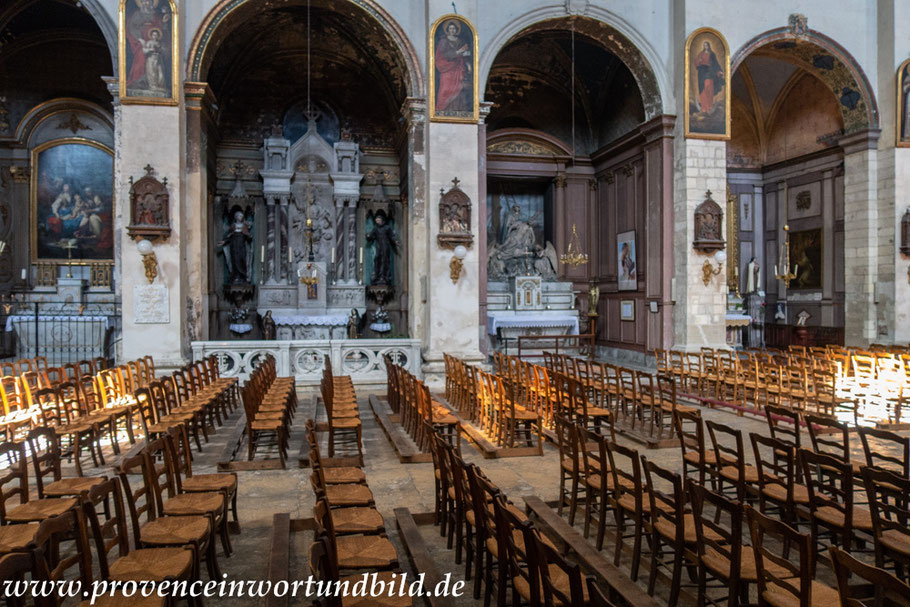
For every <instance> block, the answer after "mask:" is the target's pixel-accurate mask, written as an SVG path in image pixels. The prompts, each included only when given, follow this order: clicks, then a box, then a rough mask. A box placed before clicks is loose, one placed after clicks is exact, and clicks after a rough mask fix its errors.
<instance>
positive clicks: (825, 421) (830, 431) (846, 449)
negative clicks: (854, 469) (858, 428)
mask: <svg viewBox="0 0 910 607" xmlns="http://www.w3.org/2000/svg"><path fill="white" fill-rule="evenodd" d="M806 426H808V428H809V438H810V439H811V441H812V449H813V450H815V451H818V452H820V453H822V452H824V453H830V454H832V455H834V456H836V457H838V458H840V459H841V460H842V461H845V462H847V461H850V431H849V428H847V424H844V423H842V422H839V421H837V420H836V419H832V418H830V417H822V416H819V415H806Z"/></svg>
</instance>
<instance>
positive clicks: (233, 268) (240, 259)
mask: <svg viewBox="0 0 910 607" xmlns="http://www.w3.org/2000/svg"><path fill="white" fill-rule="evenodd" d="M252 241H253V236H252V235H251V234H250V226H249V224H248V223H247V222H246V218H245V217H244V214H243V211H241V210H240V209H237V210H236V211H234V220H233V222H231V225H230V226H228V229H227V231H226V232H225V233H224V239H223V240H222V241H221V242H219V243H218V246H219V247H221V250H222V251H223V252H224V263H225V265H226V266H227V270H228V284H249V283H251V282H252V269H253V264H252V247H251V246H250V243H251V242H252Z"/></svg>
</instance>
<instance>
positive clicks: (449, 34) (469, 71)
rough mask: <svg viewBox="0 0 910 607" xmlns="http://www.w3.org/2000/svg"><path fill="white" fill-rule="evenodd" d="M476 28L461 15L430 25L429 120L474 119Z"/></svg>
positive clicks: (438, 20) (475, 104)
mask: <svg viewBox="0 0 910 607" xmlns="http://www.w3.org/2000/svg"><path fill="white" fill-rule="evenodd" d="M477 65H478V62H477V32H475V31H474V27H473V26H472V25H471V24H470V23H469V22H468V20H467V19H465V18H464V17H461V16H460V15H445V16H444V17H440V18H439V19H437V20H436V23H434V24H433V26H432V27H431V28H430V76H431V77H432V81H431V82H430V120H434V121H436V122H477V118H478V111H477V108H478V103H479V98H478V95H477Z"/></svg>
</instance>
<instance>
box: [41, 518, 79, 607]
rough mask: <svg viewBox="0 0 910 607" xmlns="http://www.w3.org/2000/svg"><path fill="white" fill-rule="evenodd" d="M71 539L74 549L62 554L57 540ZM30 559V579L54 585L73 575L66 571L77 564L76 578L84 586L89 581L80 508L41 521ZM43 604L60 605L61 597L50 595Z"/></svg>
mask: <svg viewBox="0 0 910 607" xmlns="http://www.w3.org/2000/svg"><path fill="white" fill-rule="evenodd" d="M65 540H74V542H75V550H74V551H68V553H67V554H65V555H64V554H62V552H61V550H60V542H62V541H65ZM30 548H31V550H32V559H33V561H32V562H33V573H32V578H33V579H35V580H41V581H45V582H51V583H53V584H54V585H55V587H56V583H58V582H62V581H63V580H64V579H66V578H69V577H72V574H70V573H68V571H69V570H70V569H71V568H72V567H73V566H78V567H79V576H78V577H79V580H80V582H81V584H82V587H83V588H88V587H90V586H91V583H92V564H91V556H90V552H89V545H88V537H87V535H86V530H85V519H84V518H83V517H82V513H81V511H79V510H76V509H73V510H68V511H67V512H63V513H61V514H59V515H57V516H52V517H50V518H47V519H45V520H43V521H41V523H40V525H39V526H38V530H37V532H36V533H35V539H34V542H33V543H32V545H31V546H30ZM41 602H42V603H43V604H46V605H54V606H57V605H60V604H61V603H62V597H61V596H60V595H57V594H52V595H51V596H49V597H44V600H42V601H41Z"/></svg>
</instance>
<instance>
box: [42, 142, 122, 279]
mask: <svg viewBox="0 0 910 607" xmlns="http://www.w3.org/2000/svg"><path fill="white" fill-rule="evenodd" d="M36 160H37V163H36V171H37V181H36V185H35V189H34V193H33V213H32V217H33V218H34V219H33V221H35V225H33V231H32V233H33V234H34V243H33V249H32V250H33V251H34V253H33V255H34V256H36V258H37V259H39V260H66V259H72V260H73V261H74V262H76V263H78V262H79V261H89V260H91V261H97V260H112V259H113V258H114V223H113V200H112V199H113V191H114V185H113V184H114V158H113V155H112V154H111V153H110V152H109V151H107V150H106V149H103V148H101V147H96V146H93V145H88V144H85V143H63V144H59V145H52V146H50V147H47V148H45V149H42V150H38V151H37V152H36Z"/></svg>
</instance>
